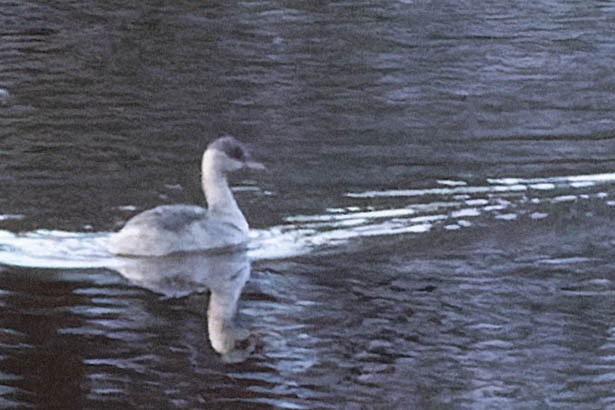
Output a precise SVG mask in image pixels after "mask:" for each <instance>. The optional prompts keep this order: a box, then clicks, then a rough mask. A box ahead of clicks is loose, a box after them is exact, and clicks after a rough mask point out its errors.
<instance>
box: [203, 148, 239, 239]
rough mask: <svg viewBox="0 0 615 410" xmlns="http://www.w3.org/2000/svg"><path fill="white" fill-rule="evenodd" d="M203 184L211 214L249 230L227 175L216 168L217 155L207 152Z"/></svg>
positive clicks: (204, 160) (204, 157) (204, 162)
mask: <svg viewBox="0 0 615 410" xmlns="http://www.w3.org/2000/svg"><path fill="white" fill-rule="evenodd" d="M202 173H203V174H202V184H203V192H204V193H205V198H206V199H207V205H208V206H207V208H208V210H209V212H212V213H214V214H215V215H216V216H218V217H221V218H224V219H229V220H231V221H232V222H234V223H235V224H237V225H238V226H241V227H243V226H244V225H245V229H246V230H247V222H246V219H245V217H244V216H243V214H242V213H241V210H240V209H239V206H238V205H237V202H236V201H235V197H234V196H233V192H232V191H231V188H230V187H229V185H228V181H227V178H226V174H225V173H224V171H222V170H220V169H219V167H217V166H216V154H215V153H214V152H211V151H206V152H205V154H204V155H203V163H202Z"/></svg>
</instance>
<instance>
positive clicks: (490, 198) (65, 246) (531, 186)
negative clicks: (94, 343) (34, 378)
mask: <svg viewBox="0 0 615 410" xmlns="http://www.w3.org/2000/svg"><path fill="white" fill-rule="evenodd" d="M487 181H488V182H489V183H490V185H484V186H480V185H479V186H476V185H474V186H471V185H463V184H462V182H459V181H453V182H448V181H445V183H444V185H447V187H441V188H428V189H409V190H403V189H402V190H384V191H367V192H362V193H347V194H346V197H348V198H351V200H356V199H359V200H361V201H362V202H364V201H365V199H371V200H372V201H373V203H370V204H369V205H367V206H365V205H364V206H362V207H361V206H357V205H350V206H348V207H346V208H335V209H331V210H326V213H323V214H315V215H293V216H289V217H287V218H286V219H285V223H284V224H281V225H277V226H272V227H270V228H266V229H254V230H252V232H251V245H250V249H249V256H250V257H251V258H252V259H253V260H263V259H267V260H270V259H282V258H289V257H293V256H299V255H304V254H308V253H310V252H312V251H315V250H319V249H323V248H332V247H335V246H341V245H343V244H345V243H348V242H349V241H352V240H353V239H356V238H364V237H372V236H383V235H402V234H421V233H425V232H429V231H431V230H432V229H434V228H435V227H438V226H442V227H443V228H444V230H457V229H460V228H463V227H469V226H472V223H471V222H469V221H467V220H466V218H472V219H474V218H479V217H481V216H485V215H491V216H492V217H494V218H496V219H499V220H505V221H514V220H516V219H517V218H519V217H520V216H522V215H524V214H528V217H529V218H530V219H532V220H537V219H543V218H546V217H547V216H548V215H549V213H548V205H549V204H558V203H568V202H573V201H577V200H586V199H592V198H597V199H602V200H603V199H605V198H607V197H608V195H607V194H605V193H603V192H589V193H587V192H586V191H583V193H576V192H575V191H578V190H581V189H588V188H592V187H595V186H598V185H600V184H610V183H613V182H615V174H595V175H580V176H565V177H552V178H531V179H520V178H501V179H488V180H487ZM442 182H443V181H439V183H440V184H442ZM551 192H553V193H554V194H555V195H552V196H549V193H551ZM460 195H464V198H465V199H464V200H458V198H459V196H460ZM528 196H531V197H532V198H531V200H528ZM406 197H408V198H409V199H412V198H419V199H420V198H422V197H429V198H430V200H429V201H427V202H420V200H419V201H416V199H414V200H412V201H411V202H410V203H399V204H398V205H399V207H390V204H387V205H389V207H388V208H382V207H381V208H379V207H378V206H379V205H378V199H379V198H396V200H397V201H398V202H400V201H403V198H406ZM434 197H435V198H434ZM528 202H529V203H530V204H531V205H532V206H533V207H539V209H533V208H532V209H529V207H528V204H527V203H528ZM9 217H11V218H12V217H14V216H12V215H6V216H5V219H6V218H9ZM20 217H21V215H20ZM0 219H2V217H0ZM109 235H110V233H109V232H98V233H81V232H63V231H56V230H36V231H33V232H25V233H18V234H17V233H13V232H9V231H0V263H4V264H7V265H16V266H23V267H40V268H104V267H106V268H111V269H114V268H117V267H118V266H120V265H121V263H122V262H121V258H115V257H113V255H111V254H109V253H108V252H107V250H106V245H107V241H108V238H109Z"/></svg>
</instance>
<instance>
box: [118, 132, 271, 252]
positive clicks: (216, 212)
mask: <svg viewBox="0 0 615 410" xmlns="http://www.w3.org/2000/svg"><path fill="white" fill-rule="evenodd" d="M249 158H250V157H249V154H248V152H247V150H246V149H245V147H244V146H243V144H241V143H240V142H239V141H237V140H236V139H235V138H233V137H222V138H218V139H217V140H215V141H214V142H212V143H211V144H209V146H208V147H207V150H205V153H204V154H203V161H202V166H201V168H202V169H201V171H202V185H203V191H204V193H205V197H206V199H207V203H208V208H207V209H205V208H202V207H199V206H195V205H183V204H177V205H162V206H158V207H156V208H153V209H150V210H147V211H145V212H142V213H140V214H138V215H136V216H134V217H133V218H132V219H130V220H129V221H128V222H127V223H126V225H124V227H123V228H122V229H121V230H120V231H119V232H117V233H116V234H114V235H112V237H111V238H110V240H109V251H110V252H111V253H114V254H118V255H126V256H163V255H168V254H172V253H176V252H194V251H203V250H211V249H221V248H229V247H239V246H241V245H244V244H245V243H246V242H247V241H248V233H249V227H248V223H247V221H246V218H245V217H244V215H243V213H242V212H241V210H240V209H239V206H238V205H237V202H236V201H235V198H234V196H233V193H232V191H231V189H230V187H229V185H228V180H227V174H228V173H230V172H234V171H237V170H239V169H242V168H252V169H263V168H264V167H263V166H262V165H261V164H259V163H257V162H253V161H251V160H250V159H249Z"/></svg>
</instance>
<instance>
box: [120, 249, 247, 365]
mask: <svg viewBox="0 0 615 410" xmlns="http://www.w3.org/2000/svg"><path fill="white" fill-rule="evenodd" d="M116 270H117V271H119V272H120V273H121V274H122V275H123V276H124V277H126V278H127V279H128V280H130V281H131V282H132V283H134V284H135V285H137V286H140V287H143V288H146V289H149V290H151V291H153V292H156V293H159V294H162V295H164V296H165V297H170V298H177V297H183V296H187V295H189V294H191V293H193V292H199V291H204V290H206V289H209V291H210V296H209V306H208V309H207V329H208V332H209V341H210V343H211V346H212V347H213V349H214V350H215V351H216V352H218V353H219V354H220V355H221V356H222V359H223V360H224V361H226V362H231V363H237V362H241V361H244V360H246V359H247V358H248V357H249V356H250V354H251V353H252V352H253V351H254V346H255V340H254V337H252V336H251V334H250V331H249V330H248V329H245V328H242V327H241V326H239V325H238V324H237V323H236V313H237V304H238V302H239V297H240V295H241V291H242V289H243V287H244V285H245V284H246V282H247V281H248V279H249V277H250V271H251V264H250V259H249V257H248V254H247V252H246V251H245V250H234V251H218V252H215V253H212V252H202V253H178V254H173V255H168V256H164V257H139V258H137V257H134V258H122V262H121V264H120V266H118V267H116Z"/></svg>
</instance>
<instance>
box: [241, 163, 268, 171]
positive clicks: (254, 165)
mask: <svg viewBox="0 0 615 410" xmlns="http://www.w3.org/2000/svg"><path fill="white" fill-rule="evenodd" d="M244 166H245V167H246V168H248V169H253V170H256V171H264V170H265V169H267V168H265V166H264V165H263V164H261V163H260V162H256V161H246V162H245V163H244Z"/></svg>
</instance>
